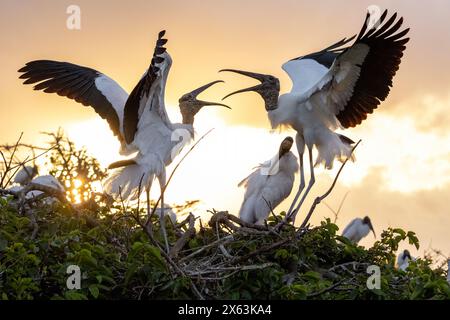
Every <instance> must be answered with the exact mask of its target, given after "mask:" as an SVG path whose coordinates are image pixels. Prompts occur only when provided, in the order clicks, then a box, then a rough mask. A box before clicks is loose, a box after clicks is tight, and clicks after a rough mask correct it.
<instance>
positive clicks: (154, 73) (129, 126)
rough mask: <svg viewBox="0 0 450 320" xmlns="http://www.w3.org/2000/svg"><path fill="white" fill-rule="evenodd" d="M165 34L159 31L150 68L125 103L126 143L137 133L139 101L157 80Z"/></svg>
mask: <svg viewBox="0 0 450 320" xmlns="http://www.w3.org/2000/svg"><path fill="white" fill-rule="evenodd" d="M165 34H166V30H161V31H160V32H159V33H158V39H157V40H156V43H155V49H154V50H153V56H152V60H151V63H150V67H149V68H148V70H147V74H146V76H145V77H144V78H143V79H141V80H140V81H139V83H138V84H137V85H136V87H135V88H134V89H133V91H132V92H131V94H130V96H129V97H128V99H127V101H126V103H125V108H124V122H123V133H124V138H125V141H126V142H127V143H132V142H133V140H134V136H135V134H136V131H137V126H138V122H139V106H140V100H141V99H142V97H143V96H144V95H145V94H147V93H148V92H149V91H150V89H151V87H152V85H153V82H154V81H155V80H156V79H157V78H158V76H159V75H158V73H159V71H160V67H159V66H158V65H159V64H161V63H163V62H164V61H165V59H164V57H162V56H161V55H162V54H164V53H165V52H166V51H167V49H166V48H165V47H164V45H165V44H166V43H167V41H168V40H167V39H165V38H163V37H164V36H165Z"/></svg>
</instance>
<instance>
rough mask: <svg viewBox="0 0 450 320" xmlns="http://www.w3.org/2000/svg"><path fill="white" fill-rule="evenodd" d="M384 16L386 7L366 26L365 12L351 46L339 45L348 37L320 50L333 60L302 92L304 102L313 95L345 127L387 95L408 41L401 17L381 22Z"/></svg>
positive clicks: (353, 123) (359, 120) (352, 123)
mask: <svg viewBox="0 0 450 320" xmlns="http://www.w3.org/2000/svg"><path fill="white" fill-rule="evenodd" d="M386 16H387V10H386V11H384V13H383V14H382V15H381V16H380V18H379V20H378V21H377V22H376V23H375V24H373V26H372V27H371V28H370V29H368V25H369V21H370V15H369V14H367V16H366V19H365V23H364V25H363V27H362V28H361V31H360V33H359V34H358V36H357V38H356V40H355V42H354V43H353V44H352V45H351V46H349V47H347V48H340V47H341V46H342V45H344V44H345V43H347V42H348V41H349V40H350V39H349V40H345V39H344V40H342V41H341V42H338V43H337V44H335V45H333V46H332V49H331V50H325V52H324V51H322V52H321V55H324V54H327V55H331V56H330V57H332V55H335V59H334V61H333V63H332V65H331V66H330V68H329V70H328V71H327V72H326V73H325V74H324V75H323V76H322V78H320V80H319V81H318V82H317V83H316V84H315V85H313V86H312V87H310V88H308V89H306V91H304V92H302V100H303V101H307V100H308V99H310V98H313V97H312V96H313V95H315V98H318V99H320V100H319V101H320V103H319V104H320V107H321V108H323V111H324V112H326V113H331V114H334V115H335V116H336V118H337V119H338V120H339V122H340V124H341V125H342V126H343V127H344V128H349V127H354V126H356V125H358V124H360V123H361V122H362V121H363V120H364V119H366V118H367V114H369V113H372V112H373V110H374V109H376V108H377V107H378V105H379V104H380V103H381V101H384V100H385V99H386V98H387V96H388V94H389V91H390V88H391V87H392V79H393V77H394V76H395V74H396V72H397V70H398V69H399V65H400V62H401V58H402V56H403V51H404V50H405V48H406V47H405V44H406V43H407V42H408V41H409V38H404V36H405V35H406V34H407V33H408V31H409V29H405V30H402V31H400V32H398V30H399V29H400V27H401V25H402V23H403V18H400V19H399V20H398V21H397V22H396V18H397V14H396V13H395V14H393V15H392V16H391V17H390V18H389V19H388V20H387V21H386V22H384V21H385V19H386ZM383 22H384V23H383ZM330 60H331V58H330V59H329V61H330ZM299 76H300V75H299Z"/></svg>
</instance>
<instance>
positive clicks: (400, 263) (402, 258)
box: [397, 249, 416, 271]
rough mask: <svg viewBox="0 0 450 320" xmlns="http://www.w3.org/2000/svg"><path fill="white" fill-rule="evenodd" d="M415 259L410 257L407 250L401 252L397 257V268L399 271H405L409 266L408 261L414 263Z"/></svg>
mask: <svg viewBox="0 0 450 320" xmlns="http://www.w3.org/2000/svg"><path fill="white" fill-rule="evenodd" d="M415 260H416V259H415V258H413V257H411V254H410V253H409V250H406V249H405V250H403V251H402V252H401V253H400V254H399V255H398V257H397V267H398V268H399V269H400V270H403V271H405V270H406V268H408V266H409V262H410V261H415Z"/></svg>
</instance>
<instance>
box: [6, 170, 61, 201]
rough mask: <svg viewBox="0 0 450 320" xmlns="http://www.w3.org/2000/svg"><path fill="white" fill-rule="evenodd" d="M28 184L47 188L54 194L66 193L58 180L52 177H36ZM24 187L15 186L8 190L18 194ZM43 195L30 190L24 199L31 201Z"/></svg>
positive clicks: (40, 192) (37, 191)
mask: <svg viewBox="0 0 450 320" xmlns="http://www.w3.org/2000/svg"><path fill="white" fill-rule="evenodd" d="M29 184H32V185H38V186H44V187H48V188H51V189H54V190H55V192H61V193H65V192H66V190H65V188H64V187H63V185H62V184H61V183H60V182H59V181H58V179H56V178H55V177H54V176H52V175H43V176H38V177H36V178H34V179H33V180H31V181H29V182H28V183H27V184H26V185H29ZM24 187H25V186H17V185H16V186H13V187H11V188H9V189H8V190H9V191H13V192H20V191H21V190H22V189H23V188H24ZM43 193H44V192H43V191H40V190H33V189H31V190H30V191H28V192H27V194H26V195H25V198H26V199H31V198H34V197H37V196H39V195H41V194H43Z"/></svg>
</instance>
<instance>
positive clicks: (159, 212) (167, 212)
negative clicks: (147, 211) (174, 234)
mask: <svg viewBox="0 0 450 320" xmlns="http://www.w3.org/2000/svg"><path fill="white" fill-rule="evenodd" d="M163 211H164V212H163ZM155 214H156V215H157V216H158V217H159V218H160V219H162V218H163V215H164V216H166V217H169V219H170V221H172V224H176V223H177V214H176V213H175V211H173V208H172V207H171V206H165V208H164V210H161V209H160V208H157V209H156V210H155Z"/></svg>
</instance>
